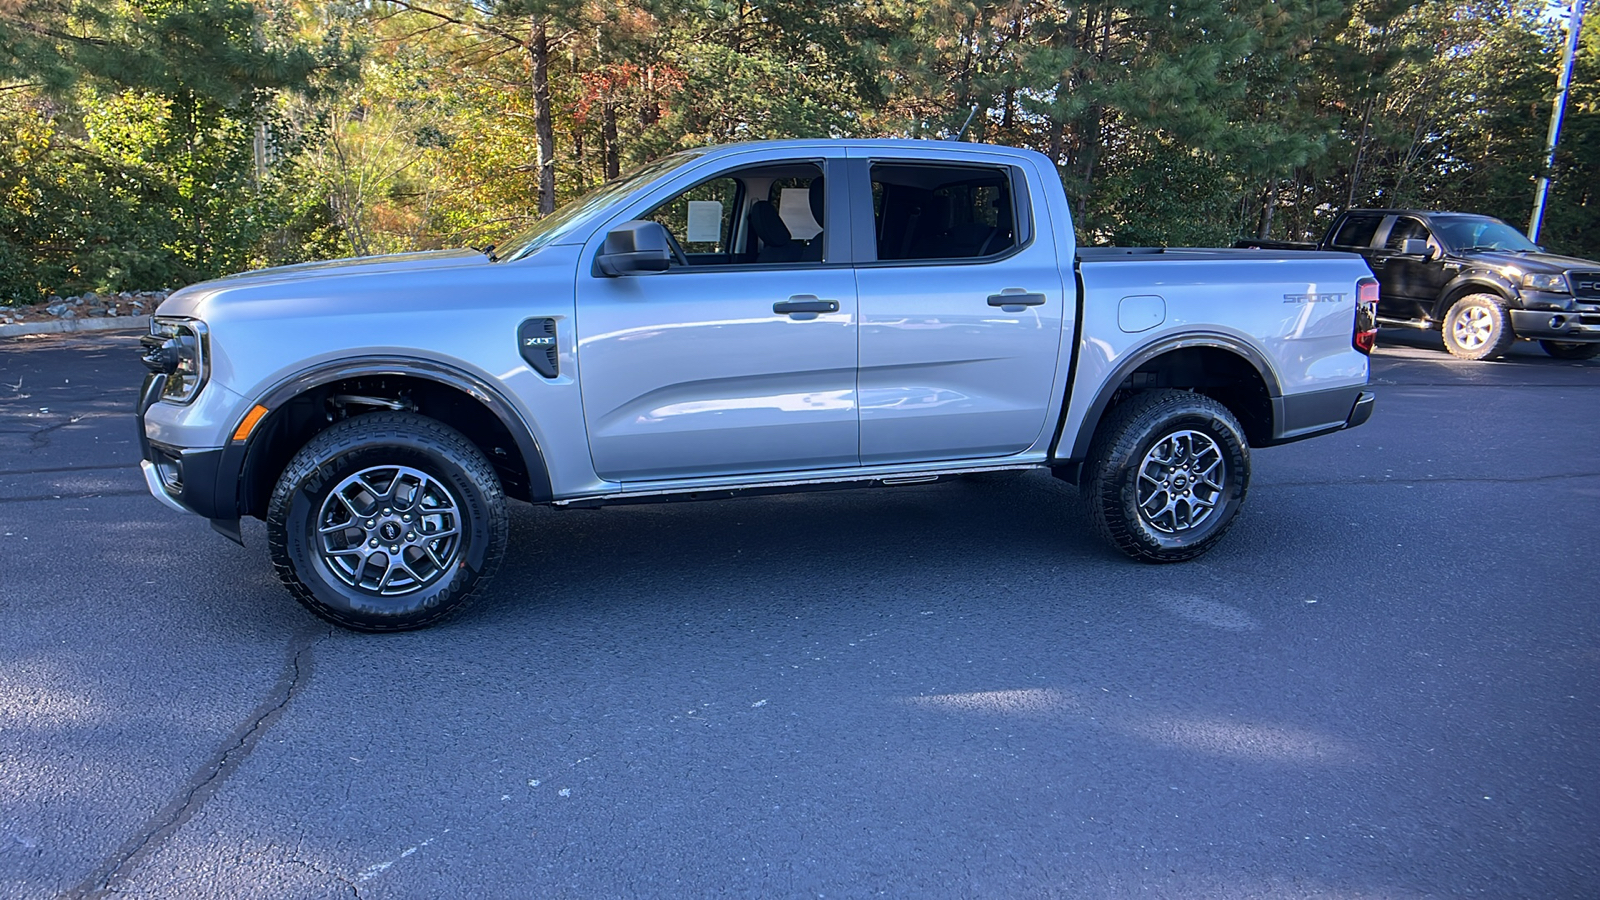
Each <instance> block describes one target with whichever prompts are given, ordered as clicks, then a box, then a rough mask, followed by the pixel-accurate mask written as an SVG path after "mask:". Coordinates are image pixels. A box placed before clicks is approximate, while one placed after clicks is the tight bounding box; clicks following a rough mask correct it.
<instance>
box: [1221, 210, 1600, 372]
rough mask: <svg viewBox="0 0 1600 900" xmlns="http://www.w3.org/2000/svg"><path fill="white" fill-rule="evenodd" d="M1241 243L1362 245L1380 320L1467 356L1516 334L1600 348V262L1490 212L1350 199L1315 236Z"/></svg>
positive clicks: (1576, 351) (1485, 355)
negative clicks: (1562, 251)
mask: <svg viewBox="0 0 1600 900" xmlns="http://www.w3.org/2000/svg"><path fill="white" fill-rule="evenodd" d="M1237 246H1239V247H1253V248H1259V249H1263V250H1338V251H1344V252H1347V253H1359V254H1361V255H1362V256H1363V257H1365V258H1366V260H1367V264H1368V265H1370V266H1371V267H1372V272H1373V274H1375V275H1377V276H1378V284H1379V286H1380V297H1379V301H1378V321H1379V323H1380V324H1383V325H1399V326H1404V327H1411V328H1431V329H1434V330H1436V331H1442V332H1443V333H1444V346H1445V349H1447V350H1449V351H1450V352H1451V353H1452V354H1454V355H1456V356H1459V357H1461V358H1462V359H1492V358H1494V357H1496V356H1499V355H1501V354H1503V353H1505V352H1506V350H1507V349H1509V348H1510V346H1511V342H1512V341H1515V340H1517V339H1518V338H1521V339H1524V340H1536V341H1538V342H1539V346H1540V347H1543V348H1544V352H1546V353H1548V354H1550V355H1551V356H1553V357H1555V358H1557V359H1591V358H1593V357H1595V356H1597V355H1600V262H1594V261H1593V260H1587V259H1577V258H1574V257H1571V256H1558V255H1556V254H1554V253H1546V252H1544V251H1543V250H1542V249H1540V248H1539V247H1538V246H1537V245H1536V244H1534V243H1533V242H1532V241H1529V240H1528V239H1527V238H1526V237H1524V236H1523V235H1522V234H1521V232H1519V231H1517V230H1516V229H1515V228H1512V227H1511V226H1510V225H1507V224H1506V223H1505V222H1502V221H1501V220H1499V219H1496V218H1493V217H1491V216H1481V215H1476V214H1473V213H1459V212H1425V211H1422V210H1412V209H1352V210H1350V211H1348V212H1345V213H1342V214H1340V216H1339V217H1338V218H1337V219H1334V220H1333V225H1332V226H1330V227H1329V228H1328V233H1327V235H1326V236H1325V237H1323V239H1322V240H1321V241H1319V242H1317V243H1315V244H1310V243H1297V242H1287V241H1265V240H1245V241H1240V242H1239V243H1238V244H1237Z"/></svg>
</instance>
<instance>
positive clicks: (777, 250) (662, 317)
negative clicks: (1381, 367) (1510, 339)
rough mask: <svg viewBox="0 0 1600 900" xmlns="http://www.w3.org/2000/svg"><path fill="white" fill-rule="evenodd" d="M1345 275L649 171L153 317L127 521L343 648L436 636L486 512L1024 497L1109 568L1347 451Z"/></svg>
mask: <svg viewBox="0 0 1600 900" xmlns="http://www.w3.org/2000/svg"><path fill="white" fill-rule="evenodd" d="M1377 299H1378V286H1377V282H1376V281H1374V280H1373V279H1372V277H1371V273H1370V271H1369V270H1368V268H1367V266H1366V264H1365V263H1364V262H1363V261H1362V260H1361V259H1360V257H1358V256H1354V255H1351V254H1344V253H1305V252H1295V253H1287V252H1286V253H1283V254H1281V255H1278V254H1270V253H1261V252H1259V251H1247V250H1239V251H1234V250H1159V249H1098V250H1091V249H1086V248H1083V249H1080V248H1078V247H1077V246H1076V244H1075V241H1074V239H1073V229H1072V214H1071V212H1070V210H1069V209H1068V207H1067V199H1066V196H1065V194H1064V193H1063V191H1062V187H1061V182H1060V179H1059V177H1058V175H1057V173H1056V169H1055V167H1054V166H1053V165H1052V164H1051V162H1050V161H1049V160H1048V159H1046V158H1045V157H1043V156H1041V155H1039V154H1037V153H1033V152H1030V151H1026V150H1017V149H1010V148H1004V147H992V146H985V145H978V144H966V143H948V142H938V143H936V142H923V141H846V140H817V141H783V142H776V143H759V144H744V145H734V146H725V147H717V148H711V149H703V150H693V151H688V152H683V153H677V154H674V155H672V156H668V157H666V158H664V159H661V160H658V161H656V162H654V163H651V164H649V165H646V166H644V167H643V168H641V169H639V170H637V171H636V172H634V173H633V174H631V175H629V176H628V177H625V178H623V179H620V180H618V181H615V182H612V183H610V184H607V185H604V186H602V187H600V188H597V189H596V190H594V191H593V192H591V193H590V194H588V195H587V196H585V197H582V198H581V199H578V200H575V201H573V202H572V203H571V204H569V205H567V206H566V207H564V208H562V209H561V210H559V211H557V212H556V213H554V214H553V215H550V216H547V217H546V218H544V219H542V220H540V221H539V223H538V224H537V225H536V226H535V227H534V228H533V229H532V230H530V231H528V232H527V233H525V234H523V235H521V236H519V237H517V238H515V239H514V240H510V241H507V242H505V243H503V244H501V245H500V246H498V247H494V248H490V249H489V250H488V251H476V250H451V251H440V252H430V253H414V254H403V255H398V256H384V257H375V258H368V259H357V260H340V261H335V262H320V263H310V264H305V265H298V266H289V267H284V268H277V269H268V270H265V271H259V272H251V273H247V274H243V275H235V276H231V277H228V278H223V279H220V280H217V281H212V282H207V283H204V284H197V285H194V286H192V287H189V288H185V289H184V290H182V291H179V292H177V293H175V294H173V295H172V296H171V297H169V298H168V299H167V300H166V302H164V303H163V304H162V305H161V307H160V309H159V310H158V311H157V314H156V315H155V317H154V318H153V319H152V323H151V334H150V336H149V337H147V338H145V339H144V360H145V363H146V365H148V366H149V367H150V369H151V374H150V375H149V377H147V378H146V380H145V384H144V388H143V392H142V395H141V398H140V402H139V407H138V408H139V436H140V439H141V448H142V451H143V455H144V461H143V463H142V466H143V469H144V474H145V479H146V481H147V482H148V484H149V487H150V491H151V493H152V494H154V495H155V497H156V498H157V499H159V500H161V501H162V502H164V503H166V504H167V505H168V506H171V507H172V508H174V509H177V510H181V511H185V512H191V513H196V514H198V515H200V516H202V517H204V518H206V519H209V520H210V521H211V524H212V526H213V527H214V528H215V529H216V530H217V531H219V532H221V533H223V534H225V535H227V536H229V537H231V538H233V539H234V540H236V541H239V542H240V543H241V544H242V543H243V541H242V540H241V539H240V529H239V521H240V518H241V517H243V516H254V517H256V518H260V519H264V520H265V521H266V523H267V535H268V545H269V550H270V553H271V556H272V560H273V564H274V567H275V568H276V570H277V572H278V575H279V577H280V578H281V579H282V581H283V583H284V584H285V585H286V586H287V587H288V588H289V590H290V592H292V593H293V595H294V596H295V597H296V598H297V599H298V600H299V601H300V602H301V603H303V604H304V605H305V606H306V607H308V608H309V609H310V610H311V611H312V612H314V613H315V614H317V615H319V616H321V617H323V618H325V619H327V620H329V621H332V622H335V623H337V624H339V625H342V626H345V627H348V628H354V629H359V630H365V631H397V630H403V629H409V628H418V627H422V626H425V625H429V624H432V623H434V622H436V621H438V620H439V619H441V618H443V617H444V616H446V615H449V614H450V613H452V612H454V611H455V610H456V609H458V608H459V607H460V606H461V604H462V603H463V602H464V601H466V600H467V598H468V597H469V596H470V595H471V594H472V592H473V591H474V589H475V588H479V587H481V586H482V585H483V584H484V582H485V580H486V579H487V578H488V577H489V576H490V575H491V574H492V573H493V572H494V570H495V568H496V566H497V565H498V563H499V562H500V558H501V557H502V555H503V554H504V552H505V547H506V535H507V515H506V508H505V502H506V498H507V497H510V498H514V499H518V500H523V501H527V502H531V503H542V504H550V505H553V506H555V507H558V508H571V507H593V506H600V505H606V504H614V503H638V502H651V501H668V500H682V499H707V498H717V497H728V496H735V495H741V494H757V493H773V492H792V491H803V490H813V489H821V488H832V487H865V486H881V485H902V484H920V483H925V482H931V481H936V480H939V479H944V478H949V477H952V476H958V475H963V474H968V473H976V472H989V471H996V470H1011V469H1031V468H1048V469H1050V470H1051V471H1052V472H1053V473H1054V474H1055V475H1056V476H1058V477H1060V478H1063V479H1065V480H1067V481H1070V482H1072V483H1074V484H1076V485H1077V486H1078V488H1079V491H1080V493H1081V495H1082V497H1083V499H1084V505H1085V507H1086V511H1087V515H1088V520H1089V522H1090V524H1091V525H1092V527H1093V528H1094V529H1095V530H1097V531H1098V532H1099V533H1101V534H1102V535H1103V536H1104V537H1105V538H1106V539H1107V540H1108V541H1109V542H1110V543H1111V544H1112V545H1113V546H1115V547H1116V548H1118V549H1120V550H1121V551H1123V552H1124V553H1126V554H1128V555H1129V556H1132V557H1134V558H1136V559H1140V560H1145V561H1149V562H1173V561H1178V560H1185V559H1190V558H1192V557H1195V556H1198V555H1199V554H1201V553H1204V552H1205V551H1206V550H1207V549H1208V548H1210V547H1211V546H1212V545H1213V544H1215V543H1216V542H1217V541H1218V540H1219V539H1220V538H1221V537H1222V535H1223V533H1224V532H1225V531H1226V530H1227V528H1228V526H1229V524H1230V523H1231V522H1232V521H1233V519H1234V516H1235V515H1236V514H1237V512H1238V510H1239V506H1240V504H1241V503H1243V501H1244V497H1245V492H1246V488H1247V487H1248V484H1249V479H1250V448H1251V447H1262V446H1270V445H1274V444H1282V443H1287V442H1289V441H1295V440H1299V439H1301V438H1306V437H1311V436H1314V435H1319V434H1324V433H1327V432H1331V431H1337V430H1339V429H1342V428H1348V427H1352V426H1355V425H1359V424H1361V423H1362V422H1364V421H1366V419H1367V418H1368V416H1370V415H1371V412H1372V404H1373V395H1372V394H1371V393H1369V392H1367V391H1365V390H1364V389H1363V388H1364V387H1365V386H1366V384H1367V363H1368V359H1367V354H1368V353H1369V352H1370V350H1371V348H1372V339H1373V336H1374V334H1375V329H1376V325H1375V319H1374V316H1375V315H1376V312H1375V307H1376V303H1377Z"/></svg>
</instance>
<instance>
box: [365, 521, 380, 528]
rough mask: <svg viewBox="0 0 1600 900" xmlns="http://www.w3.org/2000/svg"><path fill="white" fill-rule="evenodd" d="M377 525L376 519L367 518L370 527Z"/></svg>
mask: <svg viewBox="0 0 1600 900" xmlns="http://www.w3.org/2000/svg"><path fill="white" fill-rule="evenodd" d="M377 526H378V523H377V522H376V521H374V520H372V519H368V520H367V527H368V528H376V527H377Z"/></svg>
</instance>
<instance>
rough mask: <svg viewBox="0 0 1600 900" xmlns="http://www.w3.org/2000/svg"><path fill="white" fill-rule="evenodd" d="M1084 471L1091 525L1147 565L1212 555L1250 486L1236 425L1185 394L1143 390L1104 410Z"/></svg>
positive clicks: (1202, 399) (1216, 406) (1217, 407)
mask: <svg viewBox="0 0 1600 900" xmlns="http://www.w3.org/2000/svg"><path fill="white" fill-rule="evenodd" d="M1084 465H1085V468H1084V482H1083V488H1082V497H1083V501H1084V506H1085V511H1086V512H1087V514H1088V517H1089V523H1090V525H1091V526H1092V527H1093V528H1094V530H1095V531H1097V532H1099V534H1100V536H1101V537H1103V538H1105V539H1106V541H1108V542H1109V543H1110V544H1111V545H1112V546H1113V547H1116V548H1117V549H1118V550H1121V551H1122V552H1123V553H1125V554H1127V555H1128V556H1130V557H1133V558H1134V559H1137V560H1140V561H1142V562H1149V563H1170V562H1182V561H1183V560H1188V559H1194V558H1195V557H1197V556H1199V555H1201V554H1203V553H1205V552H1206V551H1207V550H1209V549H1211V547H1212V546H1213V545H1215V544H1216V543H1217V541H1219V540H1221V539H1222V536H1223V534H1225V533H1226V532H1227V530H1228V528H1229V526H1231V525H1232V524H1233V520H1234V516H1235V515H1236V514H1237V513H1238V511H1239V507H1240V505H1241V504H1242V503H1244V497H1245V492H1246V491H1247V490H1248V489H1249V486H1250V447H1249V444H1248V443H1246V441H1245V438H1244V429H1243V428H1241V427H1240V426H1239V421H1238V420H1237V419H1235V418H1234V416H1233V414H1232V413H1230V412H1229V411H1228V409H1227V407H1225V406H1223V405H1222V404H1221V403H1218V402H1217V401H1216V400H1213V399H1211V398H1210V397H1207V396H1205V395H1203V394H1196V393H1192V392H1190V391H1176V390H1161V391H1149V392H1147V393H1143V394H1139V395H1136V396H1134V397H1133V398H1131V399H1129V400H1126V401H1124V402H1123V403H1122V404H1120V405H1118V406H1116V407H1113V408H1112V410H1111V413H1110V414H1109V415H1108V416H1107V417H1106V419H1105V421H1104V422H1102V423H1101V425H1100V427H1099V429H1098V430H1097V431H1096V432H1095V437H1094V441H1093V443H1092V444H1091V445H1090V448H1089V457H1088V459H1087V461H1086V462H1085V464H1084Z"/></svg>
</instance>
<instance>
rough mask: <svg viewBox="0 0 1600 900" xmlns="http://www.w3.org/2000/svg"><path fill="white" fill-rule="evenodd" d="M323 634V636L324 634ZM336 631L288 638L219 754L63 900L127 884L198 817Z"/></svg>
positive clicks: (82, 899) (309, 629) (310, 630)
mask: <svg viewBox="0 0 1600 900" xmlns="http://www.w3.org/2000/svg"><path fill="white" fill-rule="evenodd" d="M319 636H320V637H319ZM331 636H332V629H330V628H320V627H317V626H306V627H302V628H301V629H300V630H298V631H297V632H296V633H295V635H294V637H293V638H291V639H290V641H289V648H288V652H287V654H286V659H285V660H284V667H283V671H282V673H281V674H280V675H279V677H278V681H277V683H276V684H274V685H273V686H272V689H271V690H270V691H268V692H267V696H266V698H265V699H263V700H262V701H261V703H260V704H259V705H257V706H256V708H255V709H254V710H252V711H251V713H250V715H249V717H247V718H246V719H245V721H244V722H243V723H242V724H241V725H240V726H239V727H238V728H236V729H235V730H234V731H233V733H232V734H230V735H229V736H228V738H227V739H226V740H225V741H223V743H222V746H221V747H220V748H219V749H218V750H217V752H216V753H214V754H212V755H211V757H210V758H209V759H207V760H206V761H205V763H204V764H202V765H201V767H200V768H199V770H198V771H196V772H195V773H194V775H192V776H191V777H190V778H189V780H188V781H187V782H186V783H185V784H184V785H183V787H181V788H179V790H178V793H177V795H176V796H174V797H173V798H172V800H171V801H169V802H168V803H167V805H166V806H164V807H162V808H161V810H160V811H159V812H157V813H156V814H155V815H154V816H152V817H150V819H148V820H147V821H146V822H145V823H144V825H143V827H141V828H140V829H139V831H138V832H137V833H136V834H134V835H133V837H131V838H129V839H128V840H127V841H125V842H124V843H123V844H122V846H121V847H118V848H117V850H116V852H114V853H112V854H111V855H110V856H109V857H108V858H107V859H105V860H104V861H103V862H102V863H101V864H100V865H99V866H98V867H97V868H96V869H95V870H94V871H93V872H92V873H90V875H89V877H88V878H85V879H84V880H83V881H82V882H81V883H80V884H79V885H78V886H77V887H75V888H73V889H71V890H69V891H66V892H64V893H63V894H62V895H61V897H62V898H64V900H91V898H102V897H108V896H111V895H113V894H116V893H118V892H119V891H120V890H121V888H122V883H123V882H125V881H126V880H127V878H128V877H129V876H130V875H131V874H132V873H133V872H134V870H136V869H137V868H138V867H139V866H140V864H142V863H143V862H144V861H145V860H147V859H149V858H150V857H151V856H152V855H154V854H155V852H156V851H157V850H159V849H160V848H161V846H162V845H163V844H165V843H166V842H167V840H168V839H170V838H171V837H172V836H173V835H174V834H176V833H177V831H178V829H179V828H182V827H183V825H184V823H186V822H188V821H189V819H191V818H193V817H194V815H195V813H197V812H199V811H200V809H201V808H202V807H204V806H205V805H206V802H207V801H209V800H210V799H211V797H212V796H213V795H215V794H216V792H217V790H218V789H220V788H221V787H222V785H223V783H224V782H226V781H227V780H228V778H229V777H230V776H231V775H233V773H234V772H236V771H238V769H239V767H240V766H241V765H243V763H244V761H245V759H246V758H248V757H249V756H250V753H251V752H252V751H253V750H255V748H256V745H257V744H258V743H260V741H261V738H262V737H263V736H264V735H266V733H267V732H268V731H270V730H272V726H273V725H275V724H277V722H278V720H279V719H280V718H282V717H283V713H284V710H286V709H287V708H288V706H289V702H290V701H291V700H293V699H294V696H295V693H296V691H297V690H299V689H300V688H301V687H302V686H304V685H305V684H306V683H307V682H308V681H310V679H311V674H312V669H313V663H314V662H315V653H314V651H315V650H316V646H317V645H318V644H320V643H322V642H323V641H325V640H327V639H328V638H329V637H331Z"/></svg>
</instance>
